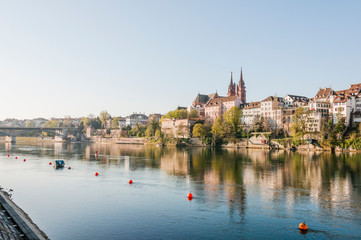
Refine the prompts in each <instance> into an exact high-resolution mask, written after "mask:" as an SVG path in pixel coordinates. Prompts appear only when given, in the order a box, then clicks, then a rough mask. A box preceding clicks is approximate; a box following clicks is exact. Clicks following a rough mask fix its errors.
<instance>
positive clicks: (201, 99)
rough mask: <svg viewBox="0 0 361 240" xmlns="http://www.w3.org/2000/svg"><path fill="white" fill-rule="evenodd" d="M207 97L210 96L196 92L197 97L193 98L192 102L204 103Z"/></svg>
mask: <svg viewBox="0 0 361 240" xmlns="http://www.w3.org/2000/svg"><path fill="white" fill-rule="evenodd" d="M209 98H210V97H209V96H208V95H205V94H200V93H198V95H197V97H196V98H195V99H194V100H193V103H194V104H196V103H206V102H208V100H209Z"/></svg>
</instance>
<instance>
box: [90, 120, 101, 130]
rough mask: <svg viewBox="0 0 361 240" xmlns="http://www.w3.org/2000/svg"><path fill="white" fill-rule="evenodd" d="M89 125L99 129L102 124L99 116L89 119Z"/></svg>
mask: <svg viewBox="0 0 361 240" xmlns="http://www.w3.org/2000/svg"><path fill="white" fill-rule="evenodd" d="M89 126H92V127H93V128H95V129H100V128H101V126H102V125H101V122H100V120H99V118H93V119H90V123H89Z"/></svg>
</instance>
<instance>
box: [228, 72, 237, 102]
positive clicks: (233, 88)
mask: <svg viewBox="0 0 361 240" xmlns="http://www.w3.org/2000/svg"><path fill="white" fill-rule="evenodd" d="M235 95H236V83H233V77H232V72H231V82H230V83H229V86H228V93H227V96H228V97H230V96H235Z"/></svg>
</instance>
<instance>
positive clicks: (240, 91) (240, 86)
mask: <svg viewBox="0 0 361 240" xmlns="http://www.w3.org/2000/svg"><path fill="white" fill-rule="evenodd" d="M237 96H238V97H239V98H240V100H241V102H242V103H243V104H244V103H246V86H245V83H244V80H243V72H242V68H241V76H240V78H239V84H238V89H237Z"/></svg>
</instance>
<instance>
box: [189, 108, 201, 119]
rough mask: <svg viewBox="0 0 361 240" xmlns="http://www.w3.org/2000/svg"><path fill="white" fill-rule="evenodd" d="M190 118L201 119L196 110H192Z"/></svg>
mask: <svg viewBox="0 0 361 240" xmlns="http://www.w3.org/2000/svg"><path fill="white" fill-rule="evenodd" d="M188 118H199V114H198V111H197V110H195V109H192V110H191V111H190V112H189V115H188Z"/></svg>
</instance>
